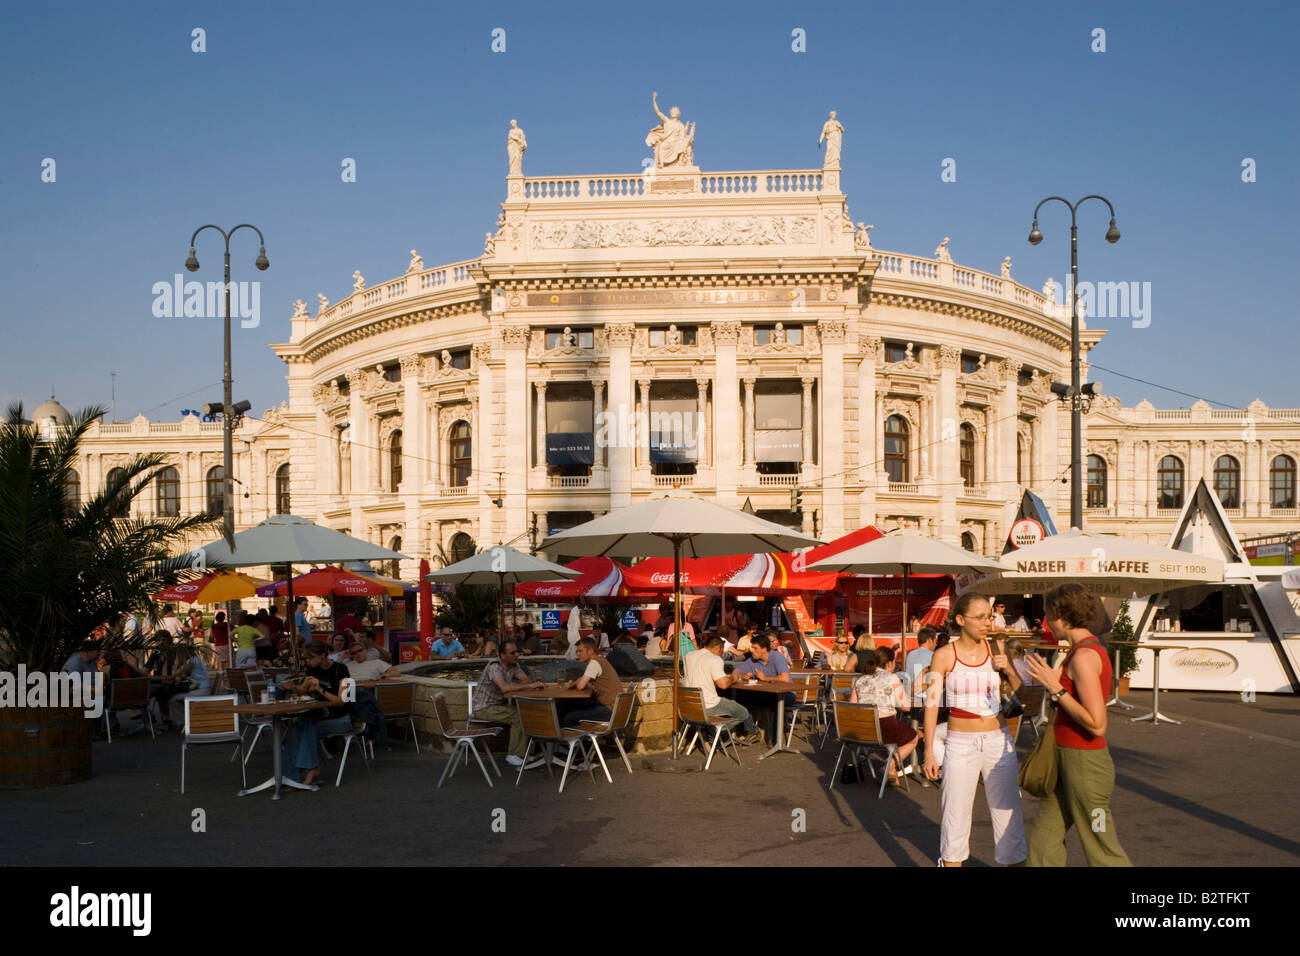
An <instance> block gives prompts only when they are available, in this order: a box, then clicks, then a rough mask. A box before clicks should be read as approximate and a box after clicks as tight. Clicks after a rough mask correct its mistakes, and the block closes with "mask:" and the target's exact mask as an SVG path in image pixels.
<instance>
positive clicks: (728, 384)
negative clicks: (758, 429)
mask: <svg viewBox="0 0 1300 956" xmlns="http://www.w3.org/2000/svg"><path fill="white" fill-rule="evenodd" d="M739 337H740V323H739V322H736V321H732V320H722V321H716V322H714V323H713V348H714V355H713V360H714V370H715V374H714V379H713V468H714V473H715V475H716V478H715V486H716V487H717V501H718V503H719V504H723V505H727V506H728V507H731V508H734V507H736V505H737V504H738V503H739V502H738V501H737V495H736V486H737V484H738V483H739V477H740V428H741V423H740V416H739V415H738V414H737V412H738V411H739V409H738V408H737V403H736V393H737V392H738V391H739V389H738V387H737V386H738V382H737V372H736V342H737V339H739Z"/></svg>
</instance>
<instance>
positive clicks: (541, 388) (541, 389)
mask: <svg viewBox="0 0 1300 956" xmlns="http://www.w3.org/2000/svg"><path fill="white" fill-rule="evenodd" d="M546 385H547V383H546V382H545V381H541V382H533V388H535V389H537V394H538V395H545V394H546Z"/></svg>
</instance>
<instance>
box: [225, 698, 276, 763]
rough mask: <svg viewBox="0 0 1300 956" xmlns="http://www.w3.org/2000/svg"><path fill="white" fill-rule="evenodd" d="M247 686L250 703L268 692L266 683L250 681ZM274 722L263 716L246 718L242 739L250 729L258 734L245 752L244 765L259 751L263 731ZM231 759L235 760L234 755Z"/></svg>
mask: <svg viewBox="0 0 1300 956" xmlns="http://www.w3.org/2000/svg"><path fill="white" fill-rule="evenodd" d="M247 686H248V699H249V700H250V701H257V700H259V699H260V698H261V696H262V691H264V690H266V681H258V680H250V681H249V682H248V685H247ZM273 720H274V718H273V717H266V716H263V715H256V716H252V717H248V716H246V717H245V718H244V729H243V730H241V731H240V736H241V737H242V736H243V735H244V734H245V733H247V731H248V728H250V727H256V728H257V733H255V734H253V742H252V743H251V744H249V745H248V747H247V748H246V749H245V750H244V763H248V758H249V757H251V756H253V751H254V750H255V749H257V742H258V741H259V740H261V739H262V731H264V730H268V729H269V728H270V726H271V723H272V721H273ZM230 759H231V760H232V761H233V760H234V759H235V756H234V754H231V756H230Z"/></svg>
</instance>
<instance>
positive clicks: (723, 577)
mask: <svg viewBox="0 0 1300 956" xmlns="http://www.w3.org/2000/svg"><path fill="white" fill-rule="evenodd" d="M681 564H682V567H681V582H682V591H683V592H689V593H691V594H721V593H723V592H726V593H729V594H752V595H766V596H780V595H784V594H795V593H798V592H801V591H832V590H834V589H835V585H836V582H837V581H838V580H839V575H837V574H835V573H834V572H826V571H806V570H802V563H801V561H800V557H799V556H797V555H791V554H780V553H777V554H730V555H724V556H721V557H713V558H686V559H685V560H683V561H682V563H681ZM625 580H626V581H627V583H628V586H629V587H632V588H636V589H638V590H645V591H648V590H659V591H668V590H671V589H672V586H673V562H672V559H671V558H647V559H646V560H644V561H642V562H640V563H639V564H635V565H633V566H632V567H630V568H628V570H627V574H626V575H625Z"/></svg>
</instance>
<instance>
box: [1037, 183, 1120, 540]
mask: <svg viewBox="0 0 1300 956" xmlns="http://www.w3.org/2000/svg"><path fill="white" fill-rule="evenodd" d="M1089 199H1099V200H1101V201H1102V202H1104V203H1105V204H1106V208H1108V209H1109V210H1110V228H1109V229H1107V230H1106V241H1107V242H1109V243H1116V242H1119V229H1118V228H1117V227H1116V226H1115V207H1114V206H1112V205H1111V204H1110V200H1109V199H1107V198H1106V197H1105V196H1097V195H1090V196H1084V197H1083V198H1082V199H1080V200H1079V201H1078V202H1076V203H1071V202H1070V201H1069V200H1067V199H1062V198H1061V197H1060V196H1048V197H1047V198H1046V199H1044V200H1042V202H1040V203H1039V204H1038V205H1037V206H1035V207H1034V224H1033V226H1032V228H1031V229H1030V231H1029V244H1030V245H1031V246H1036V245H1038V244H1039V243H1040V242H1042V241H1043V234H1042V233H1041V232H1039V230H1038V210H1040V209H1042V208H1043V205H1044V204H1045V203H1049V202H1061V203H1065V205H1066V206H1067V207H1068V208H1069V210H1070V390H1069V392H1068V396H1069V399H1070V527H1071V528H1079V529H1082V528H1083V387H1082V383H1081V382H1080V378H1081V372H1080V364H1081V360H1080V355H1079V226H1078V211H1079V207H1080V206H1082V205H1083V204H1084V203H1085V202H1087V201H1088V200H1089Z"/></svg>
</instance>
